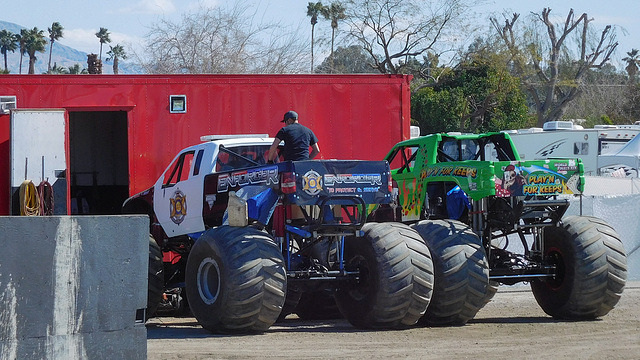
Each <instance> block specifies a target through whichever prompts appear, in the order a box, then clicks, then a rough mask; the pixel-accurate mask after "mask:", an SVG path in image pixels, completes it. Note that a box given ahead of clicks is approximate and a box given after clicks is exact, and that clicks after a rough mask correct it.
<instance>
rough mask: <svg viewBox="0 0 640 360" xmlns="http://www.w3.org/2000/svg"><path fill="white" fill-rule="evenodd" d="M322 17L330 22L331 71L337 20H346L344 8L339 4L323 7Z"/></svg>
mask: <svg viewBox="0 0 640 360" xmlns="http://www.w3.org/2000/svg"><path fill="white" fill-rule="evenodd" d="M322 16H324V18H325V19H327V20H331V55H330V56H331V61H332V63H331V68H332V69H333V44H334V41H335V37H336V29H338V20H344V19H346V18H347V15H346V14H345V9H344V6H342V5H341V4H340V3H339V2H335V3H332V4H331V6H325V7H324V8H323V9H322Z"/></svg>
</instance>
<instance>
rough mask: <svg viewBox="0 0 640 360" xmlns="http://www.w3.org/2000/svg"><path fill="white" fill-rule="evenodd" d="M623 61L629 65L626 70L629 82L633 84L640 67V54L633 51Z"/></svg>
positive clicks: (636, 50)
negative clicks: (639, 66)
mask: <svg viewBox="0 0 640 360" xmlns="http://www.w3.org/2000/svg"><path fill="white" fill-rule="evenodd" d="M622 61H624V62H626V63H627V67H625V68H624V69H625V70H626V71H627V74H629V81H631V82H633V80H634V79H635V77H636V74H637V73H638V65H640V52H638V49H631V51H629V52H627V57H624V58H622Z"/></svg>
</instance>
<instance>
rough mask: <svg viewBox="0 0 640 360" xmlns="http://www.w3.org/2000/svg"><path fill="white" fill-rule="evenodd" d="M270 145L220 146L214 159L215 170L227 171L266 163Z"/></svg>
mask: <svg viewBox="0 0 640 360" xmlns="http://www.w3.org/2000/svg"><path fill="white" fill-rule="evenodd" d="M270 146H271V145H249V146H246V145H245V146H229V147H224V146H221V147H220V152H219V153H218V159H217V161H216V171H229V170H235V169H241V168H246V167H250V166H256V165H263V164H266V163H267V152H268V151H269V147H270Z"/></svg>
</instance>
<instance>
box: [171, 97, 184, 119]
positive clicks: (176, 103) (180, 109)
mask: <svg viewBox="0 0 640 360" xmlns="http://www.w3.org/2000/svg"><path fill="white" fill-rule="evenodd" d="M169 112H170V113H172V114H175V113H186V112H187V95H169Z"/></svg>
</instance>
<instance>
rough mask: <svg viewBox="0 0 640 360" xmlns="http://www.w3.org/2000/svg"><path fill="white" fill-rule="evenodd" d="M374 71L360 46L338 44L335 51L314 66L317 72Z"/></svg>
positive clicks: (359, 72)
mask: <svg viewBox="0 0 640 360" xmlns="http://www.w3.org/2000/svg"><path fill="white" fill-rule="evenodd" d="M372 72H374V70H373V68H372V67H371V66H370V65H369V57H368V56H367V53H365V52H364V50H363V49H362V46H360V45H351V46H348V47H343V46H338V48H337V49H336V51H335V52H334V53H333V54H331V55H329V56H327V58H326V59H324V61H323V62H322V64H320V65H319V66H318V67H316V73H319V74H330V73H334V74H367V73H372Z"/></svg>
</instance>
